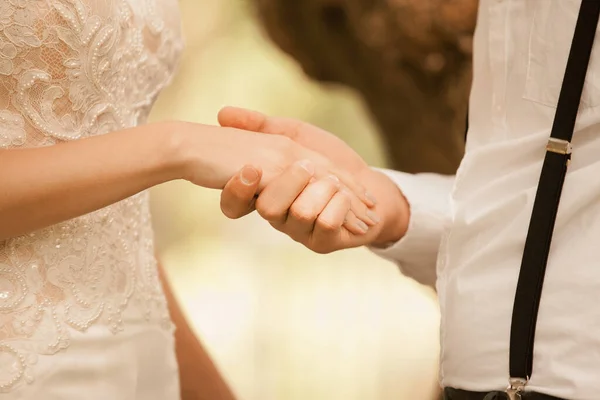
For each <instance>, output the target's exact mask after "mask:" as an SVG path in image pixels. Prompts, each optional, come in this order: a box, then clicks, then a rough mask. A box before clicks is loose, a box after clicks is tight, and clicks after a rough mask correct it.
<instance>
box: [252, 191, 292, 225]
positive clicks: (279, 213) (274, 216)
mask: <svg viewBox="0 0 600 400" xmlns="http://www.w3.org/2000/svg"><path fill="white" fill-rule="evenodd" d="M256 211H257V212H258V214H259V215H260V216H261V217H263V218H264V219H266V220H267V221H277V220H279V219H281V218H282V217H284V216H285V210H281V209H280V208H279V207H277V206H275V205H274V204H271V203H269V202H265V201H261V198H260V197H259V198H258V200H257V201H256Z"/></svg>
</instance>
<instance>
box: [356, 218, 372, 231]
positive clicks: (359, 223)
mask: <svg viewBox="0 0 600 400" xmlns="http://www.w3.org/2000/svg"><path fill="white" fill-rule="evenodd" d="M354 225H355V226H356V227H357V228H358V230H360V231H361V232H362V233H366V232H367V231H368V230H369V227H368V226H367V224H365V223H364V222H362V221H361V220H356V221H354Z"/></svg>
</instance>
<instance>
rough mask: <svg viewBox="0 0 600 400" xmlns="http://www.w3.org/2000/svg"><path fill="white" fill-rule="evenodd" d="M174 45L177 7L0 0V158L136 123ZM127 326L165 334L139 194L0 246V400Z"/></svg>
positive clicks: (120, 1)
mask: <svg viewBox="0 0 600 400" xmlns="http://www.w3.org/2000/svg"><path fill="white" fill-rule="evenodd" d="M182 47H183V42H182V37H181V29H180V22H179V14H178V4H177V0H0V152H1V151H2V149H3V148H5V149H8V148H14V147H35V146H46V145H54V144H58V143H60V142H61V141H66V140H74V139H79V138H82V137H87V136H90V135H97V134H103V133H107V132H111V131H114V130H118V129H122V128H127V127H132V126H135V125H138V124H141V123H144V122H145V120H146V118H147V116H148V113H149V110H150V107H151V106H152V104H153V102H154V100H155V98H156V96H157V95H158V93H159V92H160V90H161V89H162V88H163V87H164V86H165V85H166V84H167V83H168V82H169V80H170V79H171V77H172V75H173V72H174V70H175V67H176V64H177V61H178V59H179V54H180V52H181V49H182ZM132 322H133V323H137V322H145V323H155V324H160V325H162V326H164V327H170V326H171V325H170V321H169V316H168V312H167V307H166V302H165V299H164V295H163V292H162V289H161V287H160V282H159V279H158V275H157V268H156V261H155V259H154V249H153V234H152V228H151V221H150V212H149V205H148V194H147V193H141V194H139V195H136V196H133V197H131V198H129V199H126V200H124V201H122V202H119V203H117V204H114V205H112V206H110V207H107V208H105V209H102V210H99V211H97V212H94V213H91V214H88V215H85V216H83V217H80V218H76V219H73V220H70V221H66V222H64V223H61V224H58V225H55V226H51V227H49V228H46V229H43V230H40V231H38V232H35V233H32V234H29V235H25V236H21V237H17V238H13V239H9V240H6V241H4V242H0V392H8V391H11V390H12V389H14V388H15V387H17V386H18V385H22V384H27V383H31V382H33V381H34V380H35V364H36V360H37V359H38V357H40V356H48V355H52V354H55V353H57V352H58V351H60V350H62V349H66V348H67V347H68V346H69V343H70V340H71V337H72V332H74V331H81V332H85V331H86V330H87V329H88V328H90V327H91V326H92V325H103V326H105V327H106V330H107V332H112V333H113V334H116V333H118V332H119V331H121V330H123V329H126V327H127V324H128V323H132Z"/></svg>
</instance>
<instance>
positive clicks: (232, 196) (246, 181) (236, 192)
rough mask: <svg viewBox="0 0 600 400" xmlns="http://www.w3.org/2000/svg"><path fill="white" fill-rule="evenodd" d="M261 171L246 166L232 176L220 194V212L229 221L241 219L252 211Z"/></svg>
mask: <svg viewBox="0 0 600 400" xmlns="http://www.w3.org/2000/svg"><path fill="white" fill-rule="evenodd" d="M261 177H262V170H261V169H259V168H255V167H253V166H251V165H246V166H245V167H244V168H242V170H241V171H240V172H239V173H238V174H236V175H234V176H233V177H232V178H231V179H230V180H229V182H227V184H226V185H225V187H224V188H223V192H222V193H221V211H223V214H225V216H226V217H228V218H231V219H236V218H241V217H243V216H244V215H247V214H249V213H251V212H252V211H254V199H255V195H256V192H257V190H258V185H259V183H260V179H261Z"/></svg>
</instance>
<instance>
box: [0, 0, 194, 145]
mask: <svg viewBox="0 0 600 400" xmlns="http://www.w3.org/2000/svg"><path fill="white" fill-rule="evenodd" d="M141 3H144V6H143V7H142V8H143V9H142V10H135V11H136V13H135V14H134V12H133V10H132V8H131V6H130V5H129V3H128V2H127V1H123V0H122V1H112V0H111V1H109V0H96V1H91V2H90V1H80V0H36V1H32V0H0V148H9V147H16V146H26V147H34V146H44V145H50V144H54V143H56V142H59V141H64V140H72V139H78V138H81V137H84V136H88V135H92V134H100V133H106V132H109V131H113V130H116V129H120V128H124V127H128V126H134V125H136V124H138V123H140V117H141V116H144V117H145V116H146V115H147V113H148V111H149V107H150V105H151V104H152V102H153V101H154V99H155V97H156V95H157V94H158V92H159V91H160V90H161V89H162V88H163V87H164V86H165V85H166V84H167V81H168V80H169V78H170V77H171V76H172V71H173V68H174V65H173V64H174V63H175V62H177V60H178V57H177V53H178V52H180V51H181V48H182V43H181V40H180V32H179V22H178V21H177V19H178V17H179V15H178V14H177V13H174V12H173V11H172V10H171V11H169V10H168V8H169V6H170V8H173V5H172V3H171V2H158V3H157V4H158V5H156V4H154V3H152V2H149V1H146V2H141ZM161 5H164V6H161ZM139 11H141V12H139ZM166 26H170V27H175V28H177V29H174V30H169V29H166V28H165V27H166Z"/></svg>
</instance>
